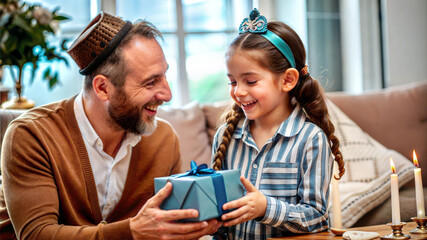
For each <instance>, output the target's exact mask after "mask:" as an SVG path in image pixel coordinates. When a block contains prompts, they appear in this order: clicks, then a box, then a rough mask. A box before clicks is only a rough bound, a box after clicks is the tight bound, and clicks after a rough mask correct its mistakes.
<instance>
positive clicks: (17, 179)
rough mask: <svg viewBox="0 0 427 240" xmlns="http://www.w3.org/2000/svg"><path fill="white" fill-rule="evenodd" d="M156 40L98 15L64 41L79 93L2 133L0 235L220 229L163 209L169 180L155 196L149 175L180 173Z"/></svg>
mask: <svg viewBox="0 0 427 240" xmlns="http://www.w3.org/2000/svg"><path fill="white" fill-rule="evenodd" d="M158 37H161V34H160V32H158V30H156V29H155V28H154V27H153V26H152V25H151V24H150V23H148V22H139V23H135V24H133V25H132V23H130V22H125V21H123V20H121V19H120V18H118V17H115V16H112V15H109V14H107V13H104V12H101V13H100V14H99V15H98V16H97V17H95V18H94V19H93V20H92V22H91V23H90V24H89V26H88V27H87V28H86V29H85V30H84V31H83V33H82V34H81V35H80V36H79V37H78V38H77V40H75V42H74V43H73V44H72V45H71V47H70V49H69V50H68V53H69V54H70V56H71V57H72V58H73V59H74V61H75V62H76V63H77V65H78V66H79V68H80V69H81V70H80V73H82V74H84V75H86V77H85V84H84V88H83V90H82V92H81V93H80V94H79V95H77V96H75V97H73V98H71V99H67V100H64V101H60V102H57V103H52V104H49V105H46V106H42V107H39V108H35V109H32V110H30V111H29V112H27V113H25V114H24V115H22V116H20V117H19V118H18V119H16V120H15V121H14V122H12V123H11V124H10V126H9V128H8V130H7V133H6V134H5V140H4V145H3V151H2V171H3V172H2V174H3V175H2V176H3V191H2V193H3V194H4V200H5V202H3V203H2V205H1V206H2V207H3V208H1V209H0V220H1V224H0V226H1V228H0V233H1V235H0V237H1V239H4V238H5V237H4V236H7V235H6V234H7V230H9V231H11V230H12V229H14V232H15V234H16V236H17V237H18V238H19V239H67V240H69V239H159V238H168V239H195V238H198V237H201V236H203V235H206V234H212V233H213V232H215V231H216V230H217V229H218V228H219V227H220V223H219V222H218V221H217V220H210V221H203V222H200V223H179V222H178V221H177V220H179V219H184V218H192V217H196V216H197V214H198V212H197V211H196V210H172V211H164V210H161V209H160V208H159V206H160V204H161V203H162V201H163V200H164V199H165V198H166V197H167V196H168V195H169V194H170V192H171V189H172V186H171V184H170V183H169V184H167V185H166V186H165V187H164V188H163V189H162V190H161V191H160V192H158V194H156V195H154V180H153V179H154V178H155V177H160V176H168V175H171V174H176V173H179V172H180V171H181V170H180V161H181V160H180V154H179V142H178V138H177V136H176V134H175V132H174V131H173V129H172V128H171V126H170V125H169V124H167V123H166V122H164V121H163V120H156V119H155V115H156V111H157V107H158V106H159V105H161V104H162V103H163V102H166V101H169V100H170V99H171V91H170V88H169V85H168V82H167V80H166V76H165V73H166V70H167V68H168V65H167V63H166V60H165V57H164V54H163V51H162V49H161V47H160V45H159V43H158V42H157V38H158ZM153 195H154V196H153ZM0 199H2V196H0ZM4 206H6V208H4ZM6 210H7V212H6ZM8 216H9V217H8ZM12 226H13V228H12ZM9 233H10V232H9ZM11 235H13V233H12V234H11Z"/></svg>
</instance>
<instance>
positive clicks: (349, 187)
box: [0, 82, 427, 227]
mask: <svg viewBox="0 0 427 240" xmlns="http://www.w3.org/2000/svg"><path fill="white" fill-rule="evenodd" d="M326 97H327V104H328V109H329V113H330V116H331V120H332V122H333V123H334V126H335V128H336V135H337V137H338V138H339V140H340V144H341V151H342V153H343V157H344V160H345V162H346V174H345V175H344V176H343V178H342V179H341V180H340V182H339V193H340V201H341V212H342V222H343V226H344V227H354V226H366V225H375V224H383V223H388V222H390V221H391V214H390V212H391V206H390V178H389V176H390V174H391V170H390V165H389V159H393V161H394V162H395V164H396V171H397V174H398V176H399V186H400V205H401V219H402V221H411V219H410V218H411V217H414V216H415V215H416V209H415V206H416V204H415V193H414V180H413V179H414V176H413V168H414V166H413V163H412V156H413V155H412V154H413V149H415V151H416V154H417V158H418V161H419V165H420V167H421V169H422V173H424V175H423V186H427V160H426V159H427V82H418V83H411V84H406V85H402V86H396V87H390V88H387V89H382V90H376V91H369V92H365V93H363V94H359V95H354V94H348V93H345V92H330V93H326ZM228 104H229V102H218V103H209V104H201V103H198V102H191V103H188V104H186V105H184V106H181V107H172V106H162V107H161V108H160V109H159V111H158V114H157V116H158V117H160V118H163V119H166V120H167V121H169V122H170V123H171V124H172V126H173V127H174V129H175V131H176V132H177V134H178V136H179V138H180V142H181V146H180V148H181V155H182V159H183V162H182V169H183V170H188V169H189V168H190V161H191V160H194V161H196V162H197V163H198V164H202V163H207V164H208V165H210V160H211V154H212V148H211V144H212V139H213V136H214V134H215V131H216V128H217V126H218V124H220V123H219V118H220V116H221V114H222V113H223V111H224V109H225V108H226V106H227V105H228ZM22 112H23V111H22V110H0V134H1V135H0V144H1V143H2V139H3V135H4V132H5V130H6V127H7V125H8V123H9V122H10V121H11V120H13V119H14V118H15V117H17V116H19V114H21V113H22ZM0 154H1V153H0ZM424 193H425V194H424V195H425V197H424V198H425V203H427V197H426V196H427V188H424ZM331 208H333V203H332V201H331Z"/></svg>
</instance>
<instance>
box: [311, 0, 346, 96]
mask: <svg viewBox="0 0 427 240" xmlns="http://www.w3.org/2000/svg"><path fill="white" fill-rule="evenodd" d="M338 2H339V1H338V0H321V1H319V0H308V1H307V27H308V29H307V31H308V33H309V34H308V47H307V48H308V49H309V50H310V51H309V53H308V63H309V67H310V74H311V75H312V76H314V78H316V79H317V80H318V81H320V82H321V84H322V86H323V87H324V88H325V90H326V91H340V90H342V89H343V87H342V79H343V73H342V70H341V69H342V67H341V62H342V60H341V39H340V38H341V37H340V36H341V32H340V12H339V3H338Z"/></svg>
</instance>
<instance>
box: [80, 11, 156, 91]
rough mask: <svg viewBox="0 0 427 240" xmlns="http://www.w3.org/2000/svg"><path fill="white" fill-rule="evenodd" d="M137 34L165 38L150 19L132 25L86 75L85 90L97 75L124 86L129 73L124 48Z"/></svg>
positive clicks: (117, 85)
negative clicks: (100, 62) (101, 60)
mask: <svg viewBox="0 0 427 240" xmlns="http://www.w3.org/2000/svg"><path fill="white" fill-rule="evenodd" d="M135 36H140V37H144V38H149V39H158V38H160V39H163V38H162V34H161V32H160V31H159V30H158V29H157V28H156V27H155V26H154V25H153V24H151V23H150V22H148V21H144V20H141V21H138V22H136V23H134V24H133V25H132V29H131V30H130V31H129V32H128V33H127V34H126V36H125V37H124V38H123V39H122V40H121V42H120V44H119V45H118V46H117V48H116V49H115V50H114V51H113V52H112V53H111V55H110V56H109V57H108V58H107V59H105V61H104V62H103V63H102V64H101V65H100V66H99V67H98V68H97V69H95V70H94V71H93V72H92V73H91V74H89V75H87V76H85V82H84V90H85V91H88V90H91V89H92V80H93V79H94V78H95V76H96V75H104V76H106V77H107V78H109V79H110V81H111V82H112V83H113V85H114V86H115V87H119V88H121V87H123V85H124V79H125V77H126V76H127V74H128V73H129V70H128V69H127V64H126V62H125V60H124V58H123V54H122V53H123V48H124V47H125V46H126V45H128V44H129V42H130V41H132V40H133V39H134V38H135Z"/></svg>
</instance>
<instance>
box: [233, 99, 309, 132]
mask: <svg viewBox="0 0 427 240" xmlns="http://www.w3.org/2000/svg"><path fill="white" fill-rule="evenodd" d="M306 118H307V117H306V115H305V112H304V111H303V109H302V108H301V106H300V105H299V104H296V105H295V108H294V110H293V111H292V113H291V115H289V117H288V118H287V119H286V120H285V121H283V122H282V123H281V124H280V126H279V128H278V130H277V131H276V134H275V135H274V137H275V136H276V135H277V134H280V135H282V136H284V137H293V136H295V135H297V134H298V133H299V132H300V131H301V129H302V127H303V126H304V122H305V120H306ZM249 123H250V120H249V119H247V118H244V119H242V120H240V121H239V123H238V124H237V127H236V130H235V131H234V134H233V138H236V139H238V138H242V137H243V136H244V135H246V136H249V135H250V128H249ZM274 137H273V138H274Z"/></svg>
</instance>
